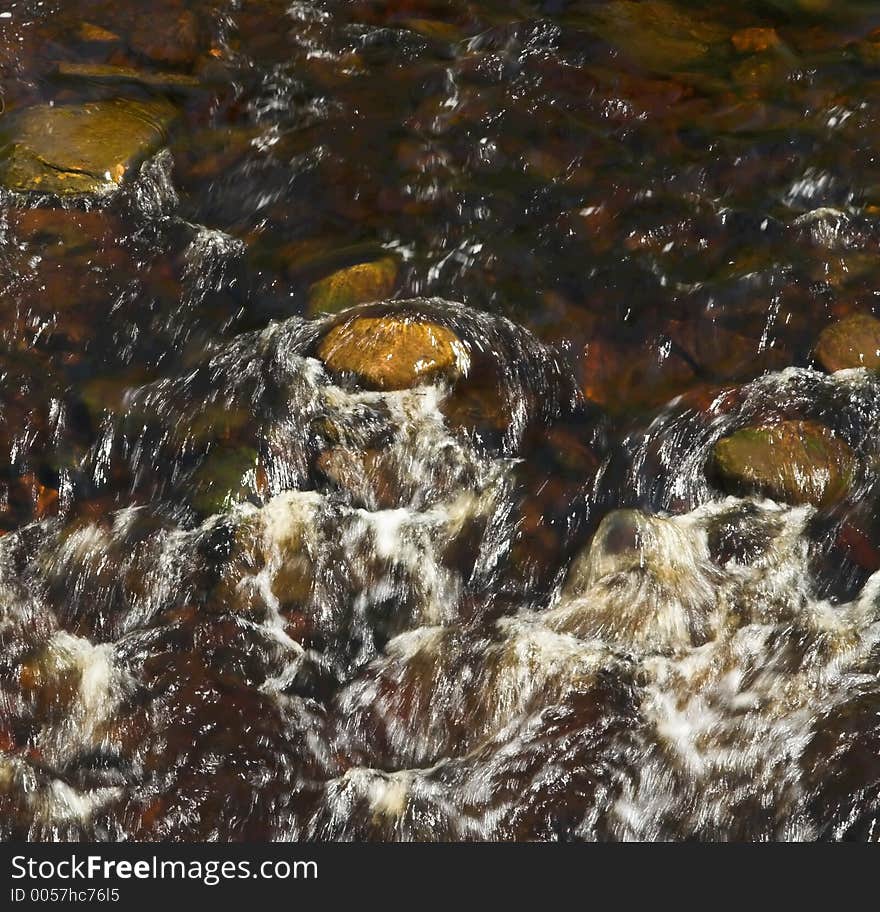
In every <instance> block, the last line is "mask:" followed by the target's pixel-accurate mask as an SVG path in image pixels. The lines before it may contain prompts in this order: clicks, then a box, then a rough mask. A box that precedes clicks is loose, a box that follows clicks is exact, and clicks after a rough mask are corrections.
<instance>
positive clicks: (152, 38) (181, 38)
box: [128, 3, 201, 67]
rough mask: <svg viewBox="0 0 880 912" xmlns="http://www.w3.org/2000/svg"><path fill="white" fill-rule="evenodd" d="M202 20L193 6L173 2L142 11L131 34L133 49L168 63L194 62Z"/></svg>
mask: <svg viewBox="0 0 880 912" xmlns="http://www.w3.org/2000/svg"><path fill="white" fill-rule="evenodd" d="M200 38H201V36H200V30H199V21H198V19H197V18H196V16H195V14H194V13H193V12H192V11H190V10H181V9H179V8H177V7H176V6H175V5H174V4H170V3H165V4H157V5H156V6H155V7H153V8H152V9H150V11H149V12H146V13H143V14H141V15H139V16H138V17H137V19H136V21H135V24H134V28H133V29H132V31H131V33H130V35H129V39H128V40H129V44H130V46H131V49H132V50H133V51H134V52H135V53H136V54H138V55H140V56H141V57H146V58H148V59H150V60H153V61H156V62H157V63H161V64H165V65H167V66H175V67H185V66H188V65H191V64H192V63H193V62H194V61H195V59H196V57H197V55H198V52H199V45H200Z"/></svg>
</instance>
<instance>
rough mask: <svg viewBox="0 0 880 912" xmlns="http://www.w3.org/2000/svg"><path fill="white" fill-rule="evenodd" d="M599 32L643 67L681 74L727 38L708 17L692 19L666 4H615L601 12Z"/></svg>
mask: <svg viewBox="0 0 880 912" xmlns="http://www.w3.org/2000/svg"><path fill="white" fill-rule="evenodd" d="M596 17H597V23H596V31H597V32H598V33H599V34H600V35H601V36H602V38H604V39H605V40H606V41H608V42H609V43H610V44H613V45H615V46H616V47H619V48H620V49H621V50H622V51H623V53H624V54H625V55H626V56H628V57H629V58H631V59H632V60H634V61H637V62H638V64H639V65H640V66H643V67H645V68H647V69H652V70H659V71H664V70H677V69H679V68H681V67H683V66H688V65H691V64H694V63H696V62H697V61H699V60H701V59H702V58H703V57H705V56H706V55H707V54H708V53H709V48H710V45H712V44H713V43H716V42H720V41H722V40H723V39H724V38H725V37H726V35H725V30H724V28H723V27H722V26H720V25H718V24H716V23H715V22H713V21H712V20H711V19H709V18H708V17H707V16H702V17H699V18H698V17H696V16H690V15H688V14H687V13H686V12H683V11H682V10H681V9H680V8H679V7H678V6H675V5H673V4H671V3H667V2H665V0H642V2H634V0H615V2H613V3H608V4H603V5H601V6H599V7H598V8H597V13H596Z"/></svg>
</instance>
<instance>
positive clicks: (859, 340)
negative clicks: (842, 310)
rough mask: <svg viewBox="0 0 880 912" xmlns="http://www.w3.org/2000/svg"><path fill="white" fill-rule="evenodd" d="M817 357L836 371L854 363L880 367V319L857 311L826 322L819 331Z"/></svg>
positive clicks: (827, 368)
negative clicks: (827, 324)
mask: <svg viewBox="0 0 880 912" xmlns="http://www.w3.org/2000/svg"><path fill="white" fill-rule="evenodd" d="M815 355H816V359H817V360H818V361H819V363H820V364H821V365H822V367H824V368H825V370H827V371H830V372H831V373H834V372H835V371H839V370H846V369H847V368H852V367H867V368H869V369H870V370H877V368H880V320H878V319H877V318H876V317H872V316H870V315H869V314H853V315H852V316H849V317H845V318H844V319H842V320H838V321H837V322H836V323H832V324H831V325H830V326H826V327H825V329H823V330H822V332H821V334H820V335H819V340H818V342H817V343H816V349H815Z"/></svg>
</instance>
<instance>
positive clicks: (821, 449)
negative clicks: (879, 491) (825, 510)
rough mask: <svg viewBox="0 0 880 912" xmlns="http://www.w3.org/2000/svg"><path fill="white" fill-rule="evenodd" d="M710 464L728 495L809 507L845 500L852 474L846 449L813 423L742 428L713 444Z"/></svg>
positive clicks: (852, 458)
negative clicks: (735, 494)
mask: <svg viewBox="0 0 880 912" xmlns="http://www.w3.org/2000/svg"><path fill="white" fill-rule="evenodd" d="M713 462H714V468H715V471H716V473H717V475H718V477H719V479H720V481H721V483H722V485H723V486H724V487H725V488H726V489H727V490H730V491H731V492H733V493H747V494H761V495H763V496H766V497H770V498H772V499H773V500H778V501H783V502H785V503H792V504H805V503H810V504H813V505H814V506H827V505H828V504H830V503H833V502H834V501H836V500H839V499H840V498H841V497H843V496H845V494H846V493H847V491H848V489H849V486H850V483H851V481H852V478H853V474H854V471H855V455H854V454H853V451H852V450H851V449H850V447H849V446H848V445H847V444H846V443H845V442H844V441H843V440H840V439H839V438H838V437H835V436H834V434H833V432H832V431H831V430H829V429H828V428H827V427H825V426H824V425H821V424H817V423H816V422H813V421H783V422H781V423H780V424H774V425H763V426H759V427H749V428H743V429H742V430H740V431H737V432H736V433H734V434H731V435H730V436H729V437H725V438H723V439H722V440H719V441H718V443H717V444H716V445H715V451H714V458H713Z"/></svg>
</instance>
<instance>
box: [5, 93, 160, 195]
mask: <svg viewBox="0 0 880 912" xmlns="http://www.w3.org/2000/svg"><path fill="white" fill-rule="evenodd" d="M174 115H175V109H174V108H173V107H172V106H171V105H170V104H169V103H168V102H165V101H160V100H158V99H155V100H152V101H132V100H127V99H121V98H116V99H113V100H110V101H95V102H90V103H88V104H84V105H57V106H54V107H53V106H50V105H39V106H36V107H32V108H27V109H26V110H24V111H22V112H21V114H20V115H17V116H16V117H15V118H14V119H13V120H12V121H11V123H10V125H9V128H8V129H9V133H8V134H7V138H6V141H5V142H4V143H3V148H2V151H0V156H2V159H0V180H2V182H3V183H4V184H5V185H6V186H7V187H9V189H10V190H17V191H19V192H23V193H24V192H28V191H36V192H41V193H54V194H58V195H61V196H70V195H79V194H89V195H105V194H107V193H110V192H112V191H113V190H115V189H116V188H117V186H118V185H119V184H121V183H122V180H123V178H124V177H125V175H126V174H127V173H128V171H130V170H131V168H132V167H134V165H136V164H137V163H138V161H140V160H141V159H143V158H144V157H146V156H147V155H149V154H151V153H152V152H155V151H156V150H157V149H158V148H159V147H160V146H161V145H162V143H163V142H164V141H165V135H166V130H167V129H168V127H169V125H170V124H171V121H172V120H173V118H174Z"/></svg>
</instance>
